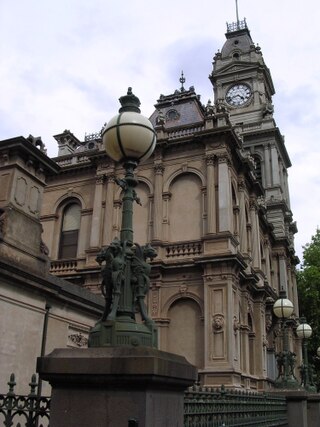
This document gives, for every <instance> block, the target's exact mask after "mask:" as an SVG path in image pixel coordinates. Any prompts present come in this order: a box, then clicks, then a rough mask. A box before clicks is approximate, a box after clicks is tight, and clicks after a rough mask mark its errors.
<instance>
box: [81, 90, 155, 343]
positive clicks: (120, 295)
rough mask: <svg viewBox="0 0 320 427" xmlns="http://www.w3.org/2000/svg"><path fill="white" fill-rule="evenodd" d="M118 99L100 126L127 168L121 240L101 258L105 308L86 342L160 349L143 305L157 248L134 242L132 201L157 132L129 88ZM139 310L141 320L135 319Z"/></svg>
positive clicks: (121, 183)
mask: <svg viewBox="0 0 320 427" xmlns="http://www.w3.org/2000/svg"><path fill="white" fill-rule="evenodd" d="M120 103H121V108H120V109H119V114H118V115H116V116H115V117H113V118H112V119H111V120H110V121H109V123H108V124H107V125H106V126H105V128H104V129H103V130H102V140H103V143H104V146H105V149H106V152H107V154H108V155H109V156H110V157H111V158H112V159H113V160H114V161H115V162H121V163H122V164H123V167H124V169H125V176H124V178H122V179H116V180H115V181H116V183H117V184H118V185H119V186H120V187H121V188H122V190H123V196H122V223H121V232H120V239H118V238H115V239H114V240H113V241H112V242H111V244H110V245H109V246H106V247H104V248H102V250H101V252H100V253H99V254H98V256H97V261H98V262H99V263H100V264H102V265H103V268H102V278H103V280H102V286H101V288H102V293H103V295H104V297H105V309H104V313H103V315H102V318H101V319H100V320H99V321H98V322H97V324H96V325H95V326H94V327H93V328H92V329H91V331H90V334H89V344H88V345H89V347H110V346H128V345H129V346H130V345H132V346H138V345H144V346H150V347H157V331H156V327H155V324H154V322H153V321H152V319H151V318H150V317H149V316H148V313H147V309H146V306H145V303H144V298H145V295H146V293H147V291H148V288H149V273H150V269H151V267H150V264H149V263H148V262H147V260H148V259H153V258H154V257H155V256H156V252H155V250H154V249H153V248H152V247H151V246H150V245H145V246H140V245H138V244H135V243H134V240H133V203H134V202H137V203H139V204H140V200H139V198H138V196H137V193H136V191H135V187H136V186H137V184H138V181H137V179H136V178H135V176H134V170H135V168H136V167H137V165H138V164H139V162H141V161H143V160H146V159H148V157H150V155H151V154H152V152H153V150H154V148H155V144H156V134H155V130H154V129H153V126H152V124H151V122H150V121H149V120H148V119H147V118H146V117H144V116H142V115H141V114H140V109H139V106H140V101H139V99H138V98H137V97H136V96H135V95H134V94H133V93H132V90H131V88H129V89H128V92H127V95H125V96H122V97H121V98H120ZM137 312H139V313H140V315H141V318H142V322H137V321H136V313H137Z"/></svg>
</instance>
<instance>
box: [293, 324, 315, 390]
mask: <svg viewBox="0 0 320 427" xmlns="http://www.w3.org/2000/svg"><path fill="white" fill-rule="evenodd" d="M296 332H297V335H298V337H299V338H300V339H302V354H303V363H302V366H301V368H300V369H301V384H302V385H303V388H304V389H305V390H307V391H311V392H316V391H317V390H316V387H315V386H314V385H313V379H312V370H311V369H310V365H309V361H308V343H307V340H308V338H310V337H311V335H312V328H311V326H310V325H308V323H307V322H306V319H305V318H304V317H301V319H300V325H299V326H298V327H297V330H296ZM317 353H318V351H317ZM310 371H311V372H310ZM310 373H311V378H310Z"/></svg>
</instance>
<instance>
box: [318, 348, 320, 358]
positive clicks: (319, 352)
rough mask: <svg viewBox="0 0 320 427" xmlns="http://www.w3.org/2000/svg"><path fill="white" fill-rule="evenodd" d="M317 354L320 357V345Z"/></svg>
mask: <svg viewBox="0 0 320 427" xmlns="http://www.w3.org/2000/svg"><path fill="white" fill-rule="evenodd" d="M317 356H319V357H320V347H318V348H317Z"/></svg>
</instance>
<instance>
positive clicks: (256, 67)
mask: <svg viewBox="0 0 320 427" xmlns="http://www.w3.org/2000/svg"><path fill="white" fill-rule="evenodd" d="M226 38H227V40H226V42H225V44H224V45H223V48H222V50H221V52H219V51H218V52H217V53H216V55H215V56H214V62H213V72H212V74H211V76H210V80H211V82H212V84H213V86H214V97H215V100H216V102H219V103H224V104H225V105H226V106H227V107H228V108H229V112H230V119H231V122H232V123H233V124H234V125H242V124H244V125H246V124H249V123H251V124H252V123H254V122H257V121H261V120H263V119H264V118H265V117H266V116H268V117H269V116H270V115H272V112H273V107H272V95H274V93H275V90H274V87H273V83H272V78H271V74H270V70H269V68H268V67H267V66H266V64H265V63H264V60H263V56H262V52H261V48H260V47H259V46H258V45H255V44H254V43H253V41H252V38H251V35H250V31H249V29H248V27H247V24H246V21H245V20H244V21H238V22H236V23H232V24H228V25H227V33H226Z"/></svg>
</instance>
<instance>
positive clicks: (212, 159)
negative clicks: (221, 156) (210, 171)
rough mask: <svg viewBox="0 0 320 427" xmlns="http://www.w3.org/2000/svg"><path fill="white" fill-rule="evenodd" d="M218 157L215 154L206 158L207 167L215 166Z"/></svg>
mask: <svg viewBox="0 0 320 427" xmlns="http://www.w3.org/2000/svg"><path fill="white" fill-rule="evenodd" d="M216 160H217V157H216V156H215V155H214V154H208V155H207V156H206V163H207V166H214V165H215V163H216Z"/></svg>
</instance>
